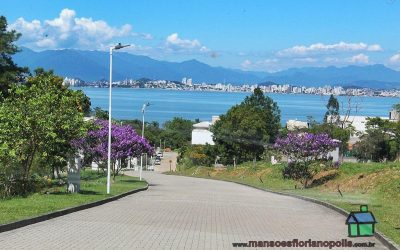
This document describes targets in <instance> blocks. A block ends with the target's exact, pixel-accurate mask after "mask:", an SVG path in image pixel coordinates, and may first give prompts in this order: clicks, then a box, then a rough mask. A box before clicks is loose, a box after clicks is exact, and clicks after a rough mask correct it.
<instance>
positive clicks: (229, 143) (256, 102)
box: [212, 88, 280, 164]
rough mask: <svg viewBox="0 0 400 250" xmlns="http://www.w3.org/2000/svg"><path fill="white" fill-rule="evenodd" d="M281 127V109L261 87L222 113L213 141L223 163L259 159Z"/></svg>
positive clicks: (213, 128) (214, 131) (216, 125)
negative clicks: (265, 94)
mask: <svg viewBox="0 0 400 250" xmlns="http://www.w3.org/2000/svg"><path fill="white" fill-rule="evenodd" d="M279 129H280V110H279V108H278V106H277V104H276V103H275V102H274V101H273V100H272V99H271V98H270V97H268V96H264V94H263V92H262V91H261V89H259V88H256V89H255V90H254V93H253V94H252V95H250V96H248V97H246V98H245V100H244V101H243V102H242V103H241V104H239V105H236V106H234V107H232V108H231V109H229V110H228V112H227V113H226V114H225V115H221V116H220V120H219V121H217V122H216V123H215V124H214V125H213V127H212V132H213V133H214V141H215V144H216V148H217V150H218V153H219V156H220V159H221V161H222V163H224V164H228V163H232V161H233V158H236V161H237V163H240V162H244V161H249V160H253V159H254V158H256V159H260V157H261V155H262V154H263V152H264V150H265V147H266V145H268V144H270V143H273V142H274V141H275V139H276V138H277V135H278V132H279Z"/></svg>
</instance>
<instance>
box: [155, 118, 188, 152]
mask: <svg viewBox="0 0 400 250" xmlns="http://www.w3.org/2000/svg"><path fill="white" fill-rule="evenodd" d="M192 129H193V122H192V121H191V120H187V119H183V118H181V117H174V118H173V119H172V120H171V121H167V122H165V123H164V131H163V132H162V133H161V139H162V140H165V145H166V146H169V147H171V148H180V147H183V146H185V145H188V144H189V143H190V140H191V138H192Z"/></svg>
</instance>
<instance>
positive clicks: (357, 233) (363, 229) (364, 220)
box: [346, 205, 377, 237]
mask: <svg viewBox="0 0 400 250" xmlns="http://www.w3.org/2000/svg"><path fill="white" fill-rule="evenodd" d="M376 223H377V221H376V220H375V217H374V215H373V214H372V213H371V212H370V211H368V206H367V205H361V206H360V211H353V212H350V214H349V216H348V217H347V220H346V225H347V228H348V232H349V237H368V236H373V235H374V233H375V224H376Z"/></svg>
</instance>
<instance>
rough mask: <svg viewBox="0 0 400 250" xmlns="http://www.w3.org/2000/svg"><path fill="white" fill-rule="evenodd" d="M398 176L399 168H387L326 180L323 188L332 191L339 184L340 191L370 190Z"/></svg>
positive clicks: (399, 176)
mask: <svg viewBox="0 0 400 250" xmlns="http://www.w3.org/2000/svg"><path fill="white" fill-rule="evenodd" d="M399 178H400V171H399V170H392V169H388V170H382V171H379V172H375V173H370V174H366V173H362V174H357V175H354V176H347V177H344V178H338V179H334V180H331V181H328V182H326V183H325V184H324V188H326V189H328V190H331V191H334V190H336V189H337V187H338V186H339V187H340V190H342V191H355V190H356V191H360V192H370V191H373V190H374V189H376V187H377V186H380V185H382V184H385V183H388V182H391V181H392V180H395V179H399Z"/></svg>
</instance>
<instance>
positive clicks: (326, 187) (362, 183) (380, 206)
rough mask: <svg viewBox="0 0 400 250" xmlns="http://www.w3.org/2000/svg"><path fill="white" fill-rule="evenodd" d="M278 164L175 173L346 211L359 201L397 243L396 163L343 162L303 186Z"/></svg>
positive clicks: (399, 172)
mask: <svg viewBox="0 0 400 250" xmlns="http://www.w3.org/2000/svg"><path fill="white" fill-rule="evenodd" d="M282 167H283V166H281V165H275V166H270V165H267V164H265V163H257V164H256V165H255V166H254V165H253V163H249V164H242V165H240V166H238V167H237V168H235V169H233V168H228V169H222V170H216V169H213V168H208V167H192V168H183V167H182V169H181V171H179V172H176V173H175V174H177V175H186V176H197V177H204V178H212V179H219V180H230V181H236V182H241V183H246V184H249V185H252V186H256V187H260V188H266V189H270V190H275V191H280V192H287V193H292V194H297V195H302V196H307V197H312V198H316V199H319V200H322V201H326V202H329V203H331V204H334V205H337V206H339V207H341V208H343V209H345V210H347V211H358V210H359V207H360V204H367V205H368V208H369V210H370V211H372V212H373V213H374V215H375V217H376V219H377V221H378V224H377V229H378V230H379V231H381V232H383V233H384V234H385V235H386V236H388V237H389V238H391V239H392V240H393V241H395V242H396V243H397V244H400V163H387V164H385V163H365V164H361V163H345V164H343V165H342V166H341V167H340V168H339V170H330V171H325V172H321V173H319V174H318V175H317V176H316V178H315V181H314V183H315V184H313V185H312V186H311V187H309V188H307V189H300V188H299V187H301V184H299V183H297V182H295V181H293V180H287V179H283V178H282V173H281V171H282ZM296 187H297V188H296ZM338 188H339V190H340V191H341V193H342V195H343V196H341V195H340V193H339V191H338ZM343 223H344V221H343Z"/></svg>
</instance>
